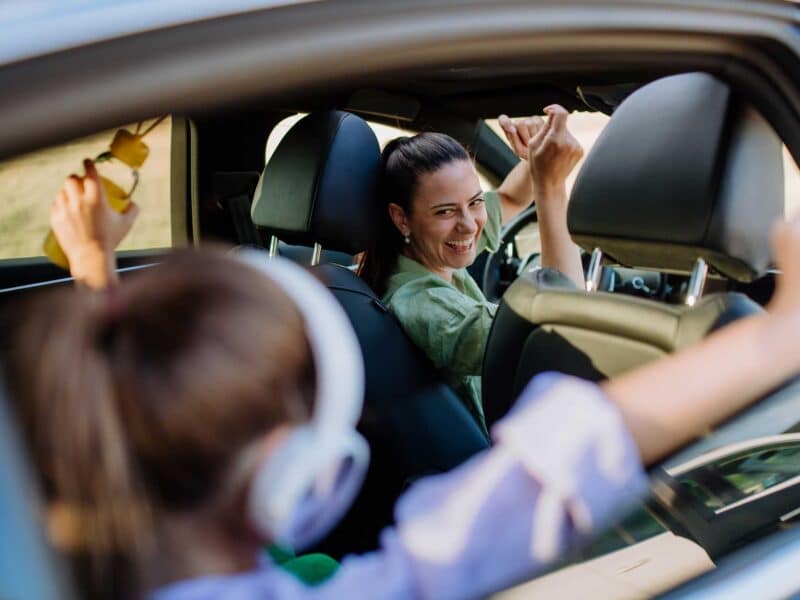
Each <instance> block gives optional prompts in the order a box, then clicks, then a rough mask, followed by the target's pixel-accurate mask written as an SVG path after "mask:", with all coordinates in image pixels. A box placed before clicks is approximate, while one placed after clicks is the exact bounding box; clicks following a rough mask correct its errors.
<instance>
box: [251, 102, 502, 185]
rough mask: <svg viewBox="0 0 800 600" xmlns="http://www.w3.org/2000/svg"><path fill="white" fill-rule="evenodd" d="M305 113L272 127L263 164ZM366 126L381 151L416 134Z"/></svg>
mask: <svg viewBox="0 0 800 600" xmlns="http://www.w3.org/2000/svg"><path fill="white" fill-rule="evenodd" d="M305 115H306V113H298V114H296V115H292V116H290V117H286V118H285V119H283V120H282V121H280V122H279V123H278V124H277V125H275V127H273V129H272V131H271V132H270V134H269V137H268V138H267V147H266V149H265V153H264V154H265V156H264V158H265V163H267V162H269V159H270V157H271V156H272V154H273V153H274V152H275V148H277V147H278V144H279V143H280V141H281V140H282V139H283V136H284V135H286V132H288V131H289V130H290V129H291V128H292V125H294V124H295V123H297V121H299V120H300V119H302V118H303V117H304V116H305ZM367 124H368V125H369V126H370V127H371V128H372V131H374V132H375V136H376V137H377V138H378V144H379V146H380V147H381V149H383V147H384V146H385V145H386V144H387V142H389V141H390V140H393V139H394V138H396V137H399V136H401V135H414V134H415V133H416V132H414V131H410V130H408V129H403V128H402V127H396V126H392V125H385V124H383V123H375V122H374V121H367ZM478 179H479V180H480V184H481V187H482V188H483V189H484V190H491V189H493V186H492V185H491V184H490V183H489V181H488V180H487V179H486V178H485V177H484V176H483V175H481V174H480V172H479V173H478Z"/></svg>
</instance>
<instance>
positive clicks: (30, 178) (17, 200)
mask: <svg viewBox="0 0 800 600" xmlns="http://www.w3.org/2000/svg"><path fill="white" fill-rule="evenodd" d="M134 127H135V126H134ZM126 129H130V130H131V131H132V130H133V129H132V127H130V126H126ZM170 129H171V127H170V119H165V120H164V122H162V123H161V124H160V125H159V126H158V127H156V128H155V129H153V131H151V132H150V133H149V134H148V135H147V137H146V138H145V141H146V143H147V145H148V146H149V147H150V157H149V158H148V159H147V162H146V163H145V165H144V166H143V167H142V169H141V170H140V172H139V185H138V187H137V188H136V193H135V194H134V196H133V199H134V201H135V202H136V203H137V204H138V205H139V207H140V209H141V210H140V212H139V217H138V218H137V220H136V223H135V225H134V226H133V230H132V231H131V233H130V234H129V235H128V237H127V238H126V239H125V241H124V242H123V243H122V246H121V247H120V249H121V250H131V249H140V248H158V247H167V246H170V245H171V229H170V202H169V201H170V165H169V157H170ZM113 136H114V130H111V131H104V132H102V133H98V134H95V135H92V136H90V137H87V138H83V139H80V140H75V141H73V142H70V143H68V144H64V145H61V146H57V147H54V148H47V149H45V150H40V151H37V152H32V153H31V154H26V155H24V156H20V157H18V158H15V159H12V160H9V161H5V162H0V259H6V258H21V257H33V256H41V255H42V242H43V241H44V238H45V235H46V234H47V231H48V229H49V228H50V225H49V211H50V203H51V202H52V200H53V198H54V197H55V195H56V193H57V192H58V190H59V188H60V187H61V185H62V183H63V181H64V178H65V177H66V176H67V175H69V174H70V173H78V174H82V173H83V167H82V166H81V161H82V160H83V158H84V157H89V158H91V157H94V156H96V155H97V154H99V153H100V152H103V151H104V150H106V149H107V148H108V145H109V143H110V142H111V139H112V138H113ZM100 169H101V173H102V174H104V175H106V176H108V177H110V178H111V179H112V180H114V181H117V182H118V183H120V184H121V185H122V186H123V187H128V186H129V184H130V182H131V181H132V179H131V177H130V170H129V169H127V167H124V166H114V165H111V164H103V165H101V166H100Z"/></svg>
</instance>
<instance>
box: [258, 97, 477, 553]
mask: <svg viewBox="0 0 800 600" xmlns="http://www.w3.org/2000/svg"><path fill="white" fill-rule="evenodd" d="M379 171H380V150H379V148H378V142H377V139H376V138H375V135H374V133H373V132H372V130H371V129H370V128H369V126H368V125H367V124H366V123H365V122H364V121H363V120H362V119H360V118H358V117H356V116H355V115H352V114H348V113H344V112H338V111H329V112H320V113H313V114H311V115H309V116H307V117H305V118H304V119H302V120H301V121H299V122H298V123H297V124H296V125H295V126H294V127H293V128H292V129H291V130H290V131H289V133H288V134H287V135H286V137H284V139H283V140H282V141H281V144H280V145H279V147H278V148H277V150H276V152H275V154H274V155H273V157H272V160H271V161H270V163H269V164H268V165H267V166H266V168H265V169H264V173H263V174H262V177H261V180H260V182H259V185H258V188H257V190H256V194H255V198H254V201H253V207H252V218H253V222H254V223H255V225H256V226H257V227H259V228H261V229H264V230H266V232H267V233H269V234H276V235H278V236H279V237H280V238H281V239H282V240H286V241H289V242H291V243H295V244H305V245H310V244H312V243H314V242H319V243H321V244H322V245H323V246H324V247H325V248H327V249H331V250H338V251H341V252H347V253H349V254H354V253H357V252H360V251H362V250H364V249H365V248H366V247H368V245H369V243H370V241H371V236H372V235H373V234H374V232H375V231H376V230H377V227H376V220H377V216H378V213H377V210H378V203H377V201H376V198H375V193H376V189H377V185H376V184H377V180H378V176H379ZM312 270H313V272H315V273H316V275H317V276H318V277H319V278H320V279H322V280H323V281H324V282H325V283H326V285H327V286H328V288H329V289H330V290H331V292H332V293H333V294H334V295H335V296H336V298H337V299H338V300H339V301H340V302H341V304H342V306H343V307H344V309H345V311H346V312H347V314H348V316H349V317H350V320H351V322H352V324H353V327H354V328H355V330H356V334H357V336H358V339H359V342H360V344H361V350H362V352H363V355H364V363H365V371H366V389H365V398H364V412H363V415H362V418H361V422H360V423H359V429H360V430H361V432H362V433H363V434H364V435H365V437H366V438H367V440H368V441H369V444H370V448H371V451H372V461H371V465H370V470H369V473H368V475H367V479H366V482H365V484H364V487H363V489H362V492H361V494H360V496H359V498H358V500H357V501H356V503H355V505H354V507H353V508H352V509H351V511H350V512H349V513H348V515H347V516H346V517H345V519H344V521H343V522H342V523H341V524H340V526H339V527H338V528H337V529H336V530H335V531H334V532H333V533H332V535H331V536H330V537H329V538H328V539H327V540H325V541H324V542H323V543H322V544H320V546H319V548H317V549H318V550H320V551H324V552H327V553H329V554H332V555H334V556H341V555H342V554H344V553H346V552H357V551H364V550H369V549H372V548H375V547H377V543H378V534H379V533H380V530H381V529H382V528H384V527H385V526H387V525H389V524H390V523H391V522H392V514H393V506H394V502H395V500H396V499H397V497H398V496H399V495H400V494H401V492H402V490H403V489H404V488H405V487H406V486H407V485H408V484H409V483H411V482H413V481H414V480H415V479H417V478H419V477H422V476H424V475H428V474H433V473H437V472H443V471H447V470H449V469H451V468H452V467H454V466H456V465H458V464H460V463H461V462H463V461H464V460H466V459H467V458H469V457H470V456H472V455H474V454H475V453H477V452H479V451H480V450H483V449H485V448H487V447H488V440H487V439H486V437H485V435H484V434H483V433H482V431H481V429H480V428H479V427H478V425H477V424H476V423H475V421H474V419H473V418H472V417H471V416H470V414H469V413H468V412H467V410H466V409H465V408H464V406H463V404H462V403H461V402H460V401H459V399H458V397H457V396H456V395H455V394H454V392H453V391H452V390H451V389H450V388H448V387H447V386H446V385H445V384H444V383H443V380H442V379H441V377H440V375H439V373H438V372H437V371H436V370H435V369H434V368H433V366H432V365H431V364H430V362H429V361H428V359H427V358H426V357H425V356H424V355H423V354H422V353H421V352H420V351H419V350H418V349H417V348H416V347H415V346H414V345H413V344H412V343H411V341H410V340H409V339H408V338H407V337H406V335H405V333H404V332H403V331H402V329H401V328H400V325H399V323H398V322H397V321H396V319H395V318H394V316H393V315H391V314H390V313H389V312H388V310H387V309H386V307H385V306H384V305H383V304H382V303H381V301H380V299H379V298H377V297H376V296H375V294H374V293H373V292H372V290H371V289H370V288H369V287H368V286H367V285H366V284H365V283H364V282H363V281H362V280H361V279H360V278H359V277H358V276H357V275H356V274H355V273H354V272H353V271H352V270H350V269H347V268H344V267H341V266H338V265H333V264H324V265H320V266H318V267H313V268H312Z"/></svg>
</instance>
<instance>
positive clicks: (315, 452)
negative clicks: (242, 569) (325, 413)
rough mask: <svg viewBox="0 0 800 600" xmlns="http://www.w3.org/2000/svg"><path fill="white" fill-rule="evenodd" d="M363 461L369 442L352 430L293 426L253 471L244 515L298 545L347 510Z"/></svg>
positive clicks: (308, 541)
mask: <svg viewBox="0 0 800 600" xmlns="http://www.w3.org/2000/svg"><path fill="white" fill-rule="evenodd" d="M368 464H369V446H368V445H367V442H366V441H365V440H364V438H363V437H361V435H360V434H359V433H358V432H356V431H355V430H349V431H345V432H343V433H341V434H339V435H336V436H335V437H333V436H331V435H327V436H326V435H321V433H320V432H319V431H318V430H317V429H315V428H314V427H313V425H304V426H301V427H298V428H297V429H296V430H295V431H293V432H292V433H291V434H290V435H289V437H288V438H287V439H286V440H285V441H284V442H283V443H282V444H281V446H280V447H279V448H277V449H276V450H275V451H274V452H273V454H272V455H271V456H269V457H267V458H266V459H265V461H264V463H263V464H262V465H261V466H260V467H259V468H258V470H257V471H256V473H255V475H254V477H253V480H252V483H251V485H250V494H249V499H248V511H249V513H250V519H251V521H252V522H253V524H254V525H255V526H256V527H257V528H258V530H259V531H260V532H261V533H262V534H263V535H265V536H267V537H268V538H269V539H270V540H272V541H275V542H277V543H280V544H284V545H287V546H289V547H291V548H292V549H293V550H295V551H300V550H302V549H303V548H306V547H308V546H309V545H311V544H313V543H314V542H316V541H318V540H320V539H321V538H322V537H323V536H324V535H325V534H326V533H327V532H328V531H329V530H330V529H331V527H332V526H333V525H335V524H336V522H337V521H338V520H339V519H340V518H341V516H342V515H343V514H344V513H345V512H346V511H347V509H348V508H349V507H350V505H351V503H352V501H353V498H354V497H355V496H356V494H357V493H358V490H359V489H360V488H361V484H362V483H363V481H364V476H365V475H366V471H367V466H368Z"/></svg>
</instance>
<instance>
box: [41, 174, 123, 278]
mask: <svg viewBox="0 0 800 600" xmlns="http://www.w3.org/2000/svg"><path fill="white" fill-rule="evenodd" d="M84 167H85V168H86V176H85V177H78V176H77V175H71V176H69V177H68V178H67V180H66V181H65V182H64V186H63V187H62V188H61V190H60V191H59V193H58V195H57V196H56V199H55V200H54V201H53V205H52V206H51V208H50V225H51V227H52V228H53V233H54V234H55V236H56V239H58V243H59V244H60V245H61V249H62V250H63V251H64V254H65V255H66V257H67V259H68V260H69V264H70V272H71V273H72V275H73V277H75V279H77V280H79V281H82V282H83V283H85V284H87V285H89V286H90V287H98V288H104V287H107V286H108V285H109V284H111V283H113V282H114V281H116V268H115V260H114V250H115V249H116V247H117V246H118V245H119V243H120V242H121V241H122V239H123V238H124V237H125V236H126V235H127V234H128V232H129V231H130V229H131V227H132V226H133V222H134V220H135V219H136V216H137V215H138V213H139V210H138V207H137V206H136V205H135V204H134V203H133V202H131V203H130V205H129V207H128V209H127V210H126V211H125V212H124V213H118V212H116V211H114V210H113V209H112V208H111V206H109V204H108V201H107V199H106V197H105V192H104V190H103V184H102V181H101V180H100V176H99V175H98V174H97V170H96V169H95V166H94V163H93V162H92V161H90V160H86V161H84Z"/></svg>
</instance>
